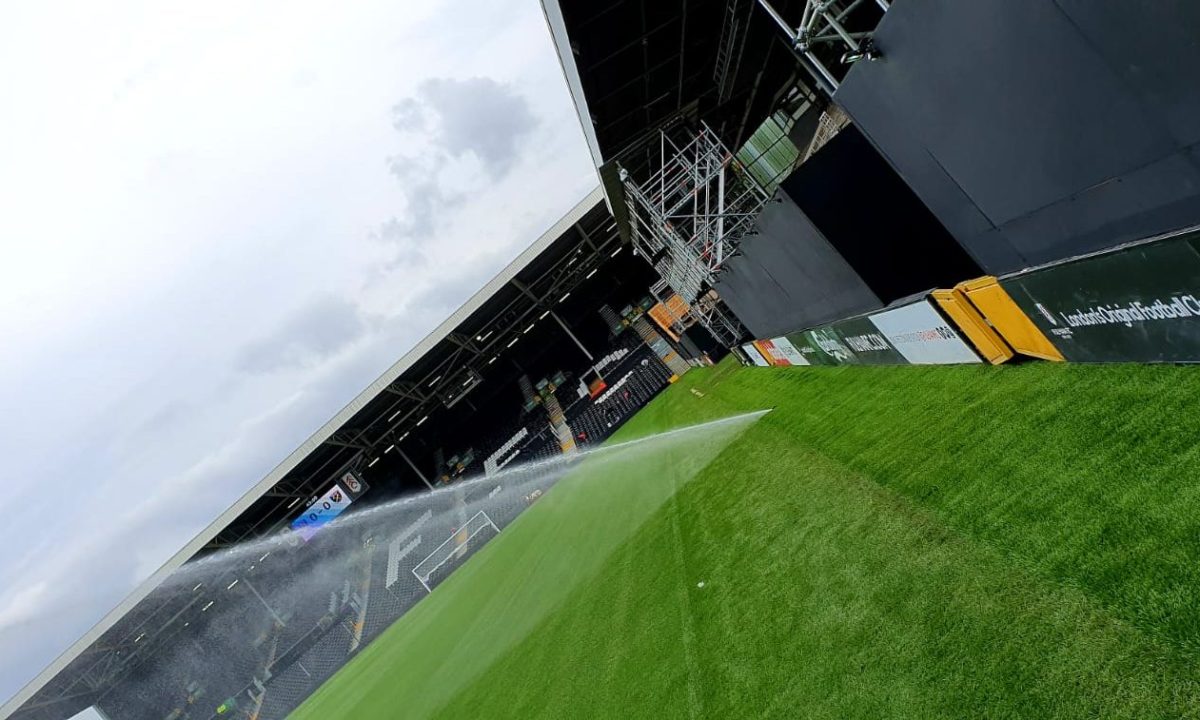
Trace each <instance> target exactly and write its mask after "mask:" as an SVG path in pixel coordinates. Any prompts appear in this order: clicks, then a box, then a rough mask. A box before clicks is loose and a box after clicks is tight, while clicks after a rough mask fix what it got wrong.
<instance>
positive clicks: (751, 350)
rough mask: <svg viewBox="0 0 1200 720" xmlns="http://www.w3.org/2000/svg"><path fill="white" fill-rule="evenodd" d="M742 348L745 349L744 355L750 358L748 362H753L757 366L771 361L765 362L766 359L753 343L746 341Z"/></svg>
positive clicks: (767, 364)
mask: <svg viewBox="0 0 1200 720" xmlns="http://www.w3.org/2000/svg"><path fill="white" fill-rule="evenodd" d="M742 350H743V351H745V353H746V357H748V358H750V362H752V363H754V364H755V365H757V366H759V367H768V366H770V364H771V363H769V362H767V359H766V358H764V357H763V355H762V353H761V352H759V351H758V348H757V347H755V346H754V343H746V344H745V345H743V346H742Z"/></svg>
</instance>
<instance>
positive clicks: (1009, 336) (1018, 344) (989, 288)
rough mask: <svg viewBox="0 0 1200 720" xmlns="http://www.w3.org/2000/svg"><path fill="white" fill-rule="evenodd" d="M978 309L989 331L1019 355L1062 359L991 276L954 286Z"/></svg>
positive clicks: (1055, 360)
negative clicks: (1005, 341) (986, 322)
mask: <svg viewBox="0 0 1200 720" xmlns="http://www.w3.org/2000/svg"><path fill="white" fill-rule="evenodd" d="M955 289H956V290H959V291H961V292H962V293H963V294H964V295H966V296H967V299H968V300H970V301H971V304H972V305H974V306H975V307H976V308H978V309H979V312H980V313H982V314H983V316H984V317H985V318H987V320H988V322H989V323H991V325H992V327H993V328H995V329H996V331H997V332H998V333H1000V335H1001V336H1002V337H1003V338H1004V339H1005V340H1007V341H1008V344H1009V345H1011V346H1012V347H1013V349H1014V350H1016V351H1017V352H1019V353H1021V354H1022V355H1029V356H1031V357H1036V358H1041V359H1043V360H1052V361H1054V362H1062V361H1063V356H1062V353H1060V352H1059V351H1058V350H1057V349H1055V347H1054V346H1053V345H1051V344H1050V341H1049V340H1047V339H1046V336H1045V335H1043V334H1042V331H1041V330H1038V329H1037V326H1036V325H1034V324H1033V322H1032V321H1031V320H1030V319H1029V318H1028V317H1027V316H1026V315H1025V313H1024V312H1022V311H1021V308H1019V307H1017V304H1016V303H1015V302H1013V300H1012V298H1011V297H1009V296H1008V293H1007V292H1005V290H1004V288H1002V287H1000V283H998V282H997V281H996V278H994V277H992V276H991V275H986V276H984V277H981V278H976V279H974V280H967V281H965V282H961V283H959V284H958V285H957V286H955Z"/></svg>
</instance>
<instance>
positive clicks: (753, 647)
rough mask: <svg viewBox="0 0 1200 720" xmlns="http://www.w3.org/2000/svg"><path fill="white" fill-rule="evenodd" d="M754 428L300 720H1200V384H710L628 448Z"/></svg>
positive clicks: (684, 456)
mask: <svg viewBox="0 0 1200 720" xmlns="http://www.w3.org/2000/svg"><path fill="white" fill-rule="evenodd" d="M693 390H696V391H698V393H702V395H700V394H698V393H697V392H692V391H693ZM767 407H774V408H775V410H774V411H773V412H771V413H769V414H767V415H765V416H763V417H761V418H760V419H759V420H757V421H756V422H754V423H753V424H750V425H748V426H747V427H745V428H744V431H743V432H740V434H738V433H737V432H724V433H717V434H713V435H712V436H711V437H703V438H691V439H688V440H685V439H683V438H684V437H685V436H687V435H688V434H687V433H680V434H679V437H680V439H679V441H678V442H669V443H665V444H658V445H654V444H652V443H647V444H644V445H642V446H636V447H635V449H634V450H631V451H624V452H616V453H613V454H612V456H611V457H610V458H606V459H603V460H599V459H589V460H588V461H587V462H586V463H584V464H583V465H581V466H580V467H579V469H578V470H577V471H576V472H575V473H574V474H573V475H572V476H571V477H570V478H568V479H566V480H564V481H563V482H562V483H560V485H559V486H558V487H556V488H554V489H553V490H552V491H550V492H549V493H547V495H546V497H545V498H543V499H542V500H540V501H539V502H538V504H536V505H535V506H534V507H532V508H531V509H530V510H529V511H528V512H526V513H525V515H523V516H522V517H521V518H519V519H518V520H517V522H515V523H514V524H513V525H512V526H510V527H509V528H508V529H506V530H505V531H504V532H503V533H502V534H501V535H500V536H499V537H498V538H497V539H496V540H494V541H493V542H492V543H490V544H489V545H488V546H487V547H486V548H484V549H483V550H482V551H481V552H480V553H478V554H477V555H476V556H475V557H473V558H472V559H471V560H470V561H469V562H468V563H467V564H466V565H465V566H464V567H463V568H461V569H460V570H459V571H457V572H456V573H455V574H454V575H453V576H451V578H450V579H449V580H447V581H446V582H445V583H444V584H443V585H441V586H440V587H438V588H437V589H435V591H434V592H433V594H432V595H430V596H429V597H428V598H427V599H425V600H424V601H422V602H421V603H420V604H419V605H418V606H417V607H416V608H414V609H413V610H412V611H411V612H410V613H408V614H407V615H405V616H404V617H402V618H401V619H400V620H399V621H398V622H397V623H396V624H395V625H393V626H392V627H391V628H390V629H389V630H388V631H387V632H386V633H385V634H384V635H382V636H381V637H380V638H378V639H377V640H376V641H375V642H373V643H372V644H371V645H370V646H369V647H367V648H366V649H365V650H364V651H362V652H361V653H360V654H359V656H358V657H356V658H355V659H354V660H353V661H352V662H351V663H349V664H348V665H347V666H346V667H345V668H343V669H342V671H341V672H339V673H338V674H337V675H336V676H335V677H334V678H333V679H331V680H330V681H329V682H328V683H326V685H325V686H324V687H322V688H321V689H320V690H319V691H318V692H317V693H316V694H315V695H313V697H312V698H310V700H309V701H308V702H307V703H306V704H305V705H304V706H303V707H302V708H300V710H298V711H297V712H296V713H295V715H294V717H297V718H303V719H307V718H323V719H327V718H340V717H346V718H363V719H368V720H369V719H371V718H426V717H430V718H620V719H622V720H629V719H630V718H752V717H778V718H831V719H832V718H837V719H842V718H968V717H969V718H1058V717H1062V718H1177V717H1200V444H1198V443H1197V442H1196V440H1197V438H1200V412H1197V408H1200V374H1198V373H1197V370H1195V369H1192V368H1186V367H1170V366H1119V365H1114V366H1062V365H1051V364H1029V365H1023V366H1017V367H1001V368H992V367H953V368H946V367H941V368H915V367H897V368H793V369H765V368H764V369H759V368H738V367H735V366H733V365H732V364H729V363H726V364H723V365H722V366H721V367H719V368H716V369H711V370H701V371H694V372H692V373H689V374H688V375H687V376H685V377H684V378H683V379H682V380H681V381H680V382H679V383H678V384H676V385H675V386H673V387H672V388H671V389H670V390H669V391H667V392H666V393H664V394H663V395H662V396H660V397H659V398H657V399H656V400H655V401H654V402H653V403H652V404H651V405H650V406H648V407H647V408H646V409H644V410H643V411H642V412H641V413H639V414H638V415H637V416H636V417H635V418H634V419H633V420H631V421H630V422H629V423H628V424H627V425H626V426H625V427H624V428H622V430H621V432H620V434H619V436H618V437H617V438H615V439H614V440H616V441H620V440H628V439H630V438H634V437H639V436H647V435H650V434H653V433H657V432H659V431H662V430H664V429H668V428H674V427H679V426H684V425H690V424H695V423H699V422H702V421H706V420H710V419H715V418H721V417H727V416H730V415H734V414H737V413H743V412H747V411H751V410H758V409H761V408H767ZM651 447H653V452H651V451H649V450H648V448H651ZM637 448H641V449H640V450H639V449H637ZM593 460H596V461H595V462H593ZM701 582H703V583H704V585H703V587H700V586H699V583H701Z"/></svg>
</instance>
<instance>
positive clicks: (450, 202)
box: [377, 77, 539, 245]
mask: <svg viewBox="0 0 1200 720" xmlns="http://www.w3.org/2000/svg"><path fill="white" fill-rule="evenodd" d="M538 124H539V121H538V118H537V116H536V115H535V114H534V112H533V109H532V108H531V106H530V104H529V101H528V99H526V98H525V97H524V96H523V95H521V94H520V93H518V92H517V91H516V89H515V88H514V87H513V86H511V85H509V84H508V83H502V82H499V81H497V80H494V79H492V78H487V77H472V78H467V79H465V80H459V79H455V78H431V79H429V80H425V81H424V82H422V83H421V84H420V85H419V86H418V87H417V91H416V94H415V95H414V96H412V97H407V98H404V99H403V100H401V101H400V102H398V103H396V104H395V105H394V106H393V107H392V127H393V128H395V129H396V130H397V131H399V132H400V133H402V134H403V135H406V136H413V137H412V138H411V139H414V140H418V141H419V143H420V147H421V150H420V152H416V153H409V154H398V155H393V156H391V157H389V158H388V160H387V162H388V170H389V171H390V172H391V173H392V175H394V176H395V177H396V179H397V180H399V181H400V183H401V185H402V186H403V191H404V199H405V213H404V215H403V216H402V217H393V218H391V219H389V220H388V221H386V222H385V223H384V224H383V225H382V226H381V227H380V229H379V231H378V233H377V235H378V236H379V237H380V238H382V239H384V240H387V241H390V242H394V243H399V244H402V245H403V244H406V243H410V242H411V241H412V240H421V239H425V238H429V237H431V236H432V235H433V234H434V232H435V231H436V230H437V227H438V222H439V219H440V217H441V216H442V214H443V213H445V212H446V211H447V210H449V209H452V208H454V207H456V206H459V205H461V204H462V203H463V202H465V201H466V199H467V198H468V197H469V194H470V193H469V191H468V190H466V189H464V186H465V185H469V184H470V182H469V180H468V182H467V183H465V184H464V183H459V182H456V181H457V180H460V179H462V178H463V177H464V176H465V177H466V178H468V179H469V178H470V176H471V175H473V174H475V173H473V172H472V171H471V169H466V168H464V167H463V166H464V165H474V166H477V167H478V168H479V169H480V170H481V171H482V173H483V175H484V176H486V178H487V180H488V181H489V182H491V183H495V182H497V181H499V180H501V179H503V178H505V177H507V176H508V175H509V174H510V173H511V172H512V170H513V168H514V167H515V166H516V164H517V162H518V161H519V159H520V157H521V151H522V150H523V148H524V145H525V142H526V141H527V139H528V138H529V137H531V135H532V134H533V131H534V130H535V129H536V128H537V127H538Z"/></svg>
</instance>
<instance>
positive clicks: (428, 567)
mask: <svg viewBox="0 0 1200 720" xmlns="http://www.w3.org/2000/svg"><path fill="white" fill-rule="evenodd" d="M499 532H500V528H498V527H496V523H494V522H492V519H491V518H490V517H488V514H487V513H486V512H484V511H482V510H480V511H479V512H477V513H475V514H474V515H472V516H471V517H470V518H469V519H468V520H467V521H466V522H465V523H463V526H462V527H460V528H458V529H457V530H455V531H454V532H453V533H451V534H450V537H448V538H446V539H445V541H443V542H442V544H441V545H438V546H437V547H436V548H434V551H433V552H431V553H429V554H428V555H426V556H425V559H424V560H422V561H421V562H419V563H417V564H416V566H415V567H414V568H413V569H412V574H413V575H414V576H415V577H416V578H417V582H419V583H421V585H422V586H424V588H425V591H426V592H432V587H431V586H430V582H431V579H432V578H433V576H434V575H435V574H436V573H437V572H438V571H439V570H441V569H442V568H444V567H446V566H447V565H448V564H449V563H450V562H451V561H454V560H461V559H462V558H464V557H466V556H467V553H469V552H470V551H471V550H473V549H474V545H473V544H472V541H473V540H475V538H476V537H478V536H479V535H480V533H486V535H487V538H491V537H495V535H496V533H499ZM484 541H486V538H485V539H484ZM476 544H482V542H480V543H476Z"/></svg>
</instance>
